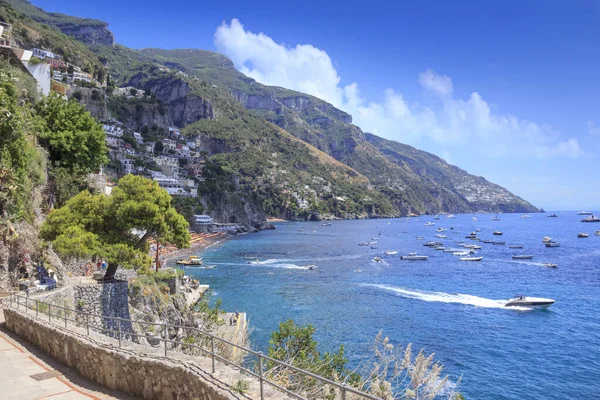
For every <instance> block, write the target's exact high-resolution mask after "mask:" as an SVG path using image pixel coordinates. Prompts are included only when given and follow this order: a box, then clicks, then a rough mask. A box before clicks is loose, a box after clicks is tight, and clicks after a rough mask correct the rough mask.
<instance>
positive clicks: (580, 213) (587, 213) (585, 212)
mask: <svg viewBox="0 0 600 400" xmlns="http://www.w3.org/2000/svg"><path fill="white" fill-rule="evenodd" d="M577 215H593V213H592V212H591V211H579V212H578V213H577Z"/></svg>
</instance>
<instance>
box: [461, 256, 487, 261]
mask: <svg viewBox="0 0 600 400" xmlns="http://www.w3.org/2000/svg"><path fill="white" fill-rule="evenodd" d="M481 260H483V257H482V256H479V257H461V258H460V261H481Z"/></svg>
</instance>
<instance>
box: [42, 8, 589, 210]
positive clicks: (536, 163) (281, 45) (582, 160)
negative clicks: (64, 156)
mask: <svg viewBox="0 0 600 400" xmlns="http://www.w3.org/2000/svg"><path fill="white" fill-rule="evenodd" d="M32 2H33V3H34V4H35V5H37V6H40V7H42V8H44V9H45V10H47V11H51V12H62V13H65V14H69V15H76V16H80V17H89V18H96V19H101V20H104V21H106V22H108V23H109V29H110V30H112V31H113V33H114V34H115V39H116V41H117V42H118V43H120V44H123V45H126V46H129V47H132V48H145V47H159V48H168V49H173V48H200V49H207V50H215V51H219V52H222V53H224V54H226V55H227V56H228V57H229V58H231V59H232V61H233V62H234V63H235V65H236V68H238V69H239V70H240V71H241V72H243V73H245V74H246V75H248V76H251V77H253V78H254V79H256V80H258V81H260V82H262V83H265V84H269V85H277V86H283V87H287V88H290V89H296V90H299V91H302V92H306V93H310V94H313V95H315V96H318V97H320V98H322V99H324V100H326V101H328V102H330V103H332V104H333V105H335V106H336V107H338V108H341V109H343V110H345V111H347V112H349V113H350V114H352V116H353V121H354V123H355V124H356V125H358V126H360V127H361V128H362V129H363V130H364V131H366V132H372V133H375V134H377V135H380V136H383V137H385V138H388V139H392V140H397V141H400V142H403V143H407V144H410V145H413V146H415V147H417V148H420V149H423V150H426V151H430V152H432V153H434V154H436V155H439V156H441V157H443V158H445V159H446V160H447V161H448V162H450V163H453V164H455V165H457V166H459V167H461V168H463V169H465V170H467V171H468V172H470V173H472V174H475V175H481V176H484V177H486V178H487V179H489V180H490V181H492V182H495V183H498V184H500V185H503V186H505V187H507V188H508V189H510V190H512V191H513V192H514V193H515V194H517V195H519V196H521V197H523V198H525V199H526V200H529V201H531V202H532V203H533V204H535V205H536V206H539V207H543V208H545V209H546V210H558V209H584V208H586V209H587V208H591V209H595V210H600V165H599V163H598V157H597V153H598V151H599V150H600V78H598V73H599V71H600V51H599V49H600V2H599V1H597V0H574V1H568V2H567V1H549V2H548V1H541V0H539V1H538V0H536V1H533V0H519V1H517V0H507V1H502V2H496V1H481V0H479V1H476V0H473V1H459V2H447V1H443V0H439V1H430V2H426V3H425V2H418V1H410V2H408V1H394V2H392V1H380V0H374V1H371V2H369V3H364V2H358V1H319V2H317V1H311V0H306V1H302V2H299V1H290V2H281V1H272V0H269V1H253V2H246V1H225V2H213V3H206V2H197V1H193V0H173V1H170V2H169V3H168V4H165V3H154V2H152V1H143V0H129V1H122V0H104V1H102V2H87V1H74V0H33V1H32ZM159 4H160V6H159Z"/></svg>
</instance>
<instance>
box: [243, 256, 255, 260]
mask: <svg viewBox="0 0 600 400" xmlns="http://www.w3.org/2000/svg"><path fill="white" fill-rule="evenodd" d="M244 258H245V259H246V260H257V259H258V257H256V256H244Z"/></svg>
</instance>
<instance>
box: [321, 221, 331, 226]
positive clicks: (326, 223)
mask: <svg viewBox="0 0 600 400" xmlns="http://www.w3.org/2000/svg"><path fill="white" fill-rule="evenodd" d="M321 225H322V226H331V222H323V223H322V224H321Z"/></svg>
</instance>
